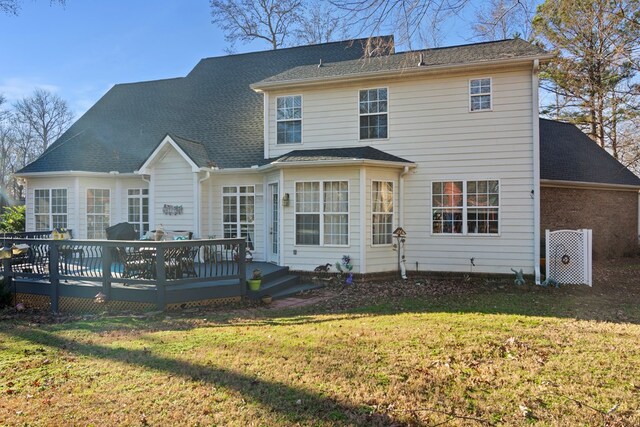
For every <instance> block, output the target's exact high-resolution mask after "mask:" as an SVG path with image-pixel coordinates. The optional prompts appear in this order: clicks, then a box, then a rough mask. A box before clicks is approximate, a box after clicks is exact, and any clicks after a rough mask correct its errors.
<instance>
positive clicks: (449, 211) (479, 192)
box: [431, 180, 500, 234]
mask: <svg viewBox="0 0 640 427" xmlns="http://www.w3.org/2000/svg"><path fill="white" fill-rule="evenodd" d="M431 190H432V205H431V210H432V232H433V233H434V234H498V232H499V216H500V212H499V211H500V184H499V182H498V181H497V180H483V181H444V182H434V183H432V186H431Z"/></svg>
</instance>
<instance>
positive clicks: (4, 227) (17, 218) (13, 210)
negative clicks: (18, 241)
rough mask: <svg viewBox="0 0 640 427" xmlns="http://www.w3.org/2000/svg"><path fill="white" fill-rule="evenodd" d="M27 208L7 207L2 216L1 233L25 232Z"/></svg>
mask: <svg viewBox="0 0 640 427" xmlns="http://www.w3.org/2000/svg"><path fill="white" fill-rule="evenodd" d="M25 214H26V206H25V205H20V206H5V207H4V211H3V212H2V215H0V231H5V232H7V233H18V232H21V231H24V223H25Z"/></svg>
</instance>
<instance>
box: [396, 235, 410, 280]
mask: <svg viewBox="0 0 640 427" xmlns="http://www.w3.org/2000/svg"><path fill="white" fill-rule="evenodd" d="M393 237H394V238H395V239H396V240H397V242H396V244H395V247H396V248H397V250H398V270H400V277H402V279H403V280H406V279H407V267H406V266H405V261H406V259H405V256H404V243H405V241H406V240H407V232H406V231H404V228H402V227H398V228H396V229H395V230H394V231H393Z"/></svg>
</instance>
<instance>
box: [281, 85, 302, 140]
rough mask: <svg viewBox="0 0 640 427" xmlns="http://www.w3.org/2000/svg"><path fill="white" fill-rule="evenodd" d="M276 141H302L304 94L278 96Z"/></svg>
mask: <svg viewBox="0 0 640 427" xmlns="http://www.w3.org/2000/svg"><path fill="white" fill-rule="evenodd" d="M276 127H277V130H276V133H277V137H276V143H278V144H300V143H302V96H301V95H294V96H279V97H277V98H276Z"/></svg>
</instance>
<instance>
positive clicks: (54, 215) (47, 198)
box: [33, 188, 67, 231]
mask: <svg viewBox="0 0 640 427" xmlns="http://www.w3.org/2000/svg"><path fill="white" fill-rule="evenodd" d="M33 199H34V209H33V210H34V216H35V222H36V224H35V225H36V231H45V230H52V229H54V228H67V190H66V189H65V188H60V189H44V190H34V192H33Z"/></svg>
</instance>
